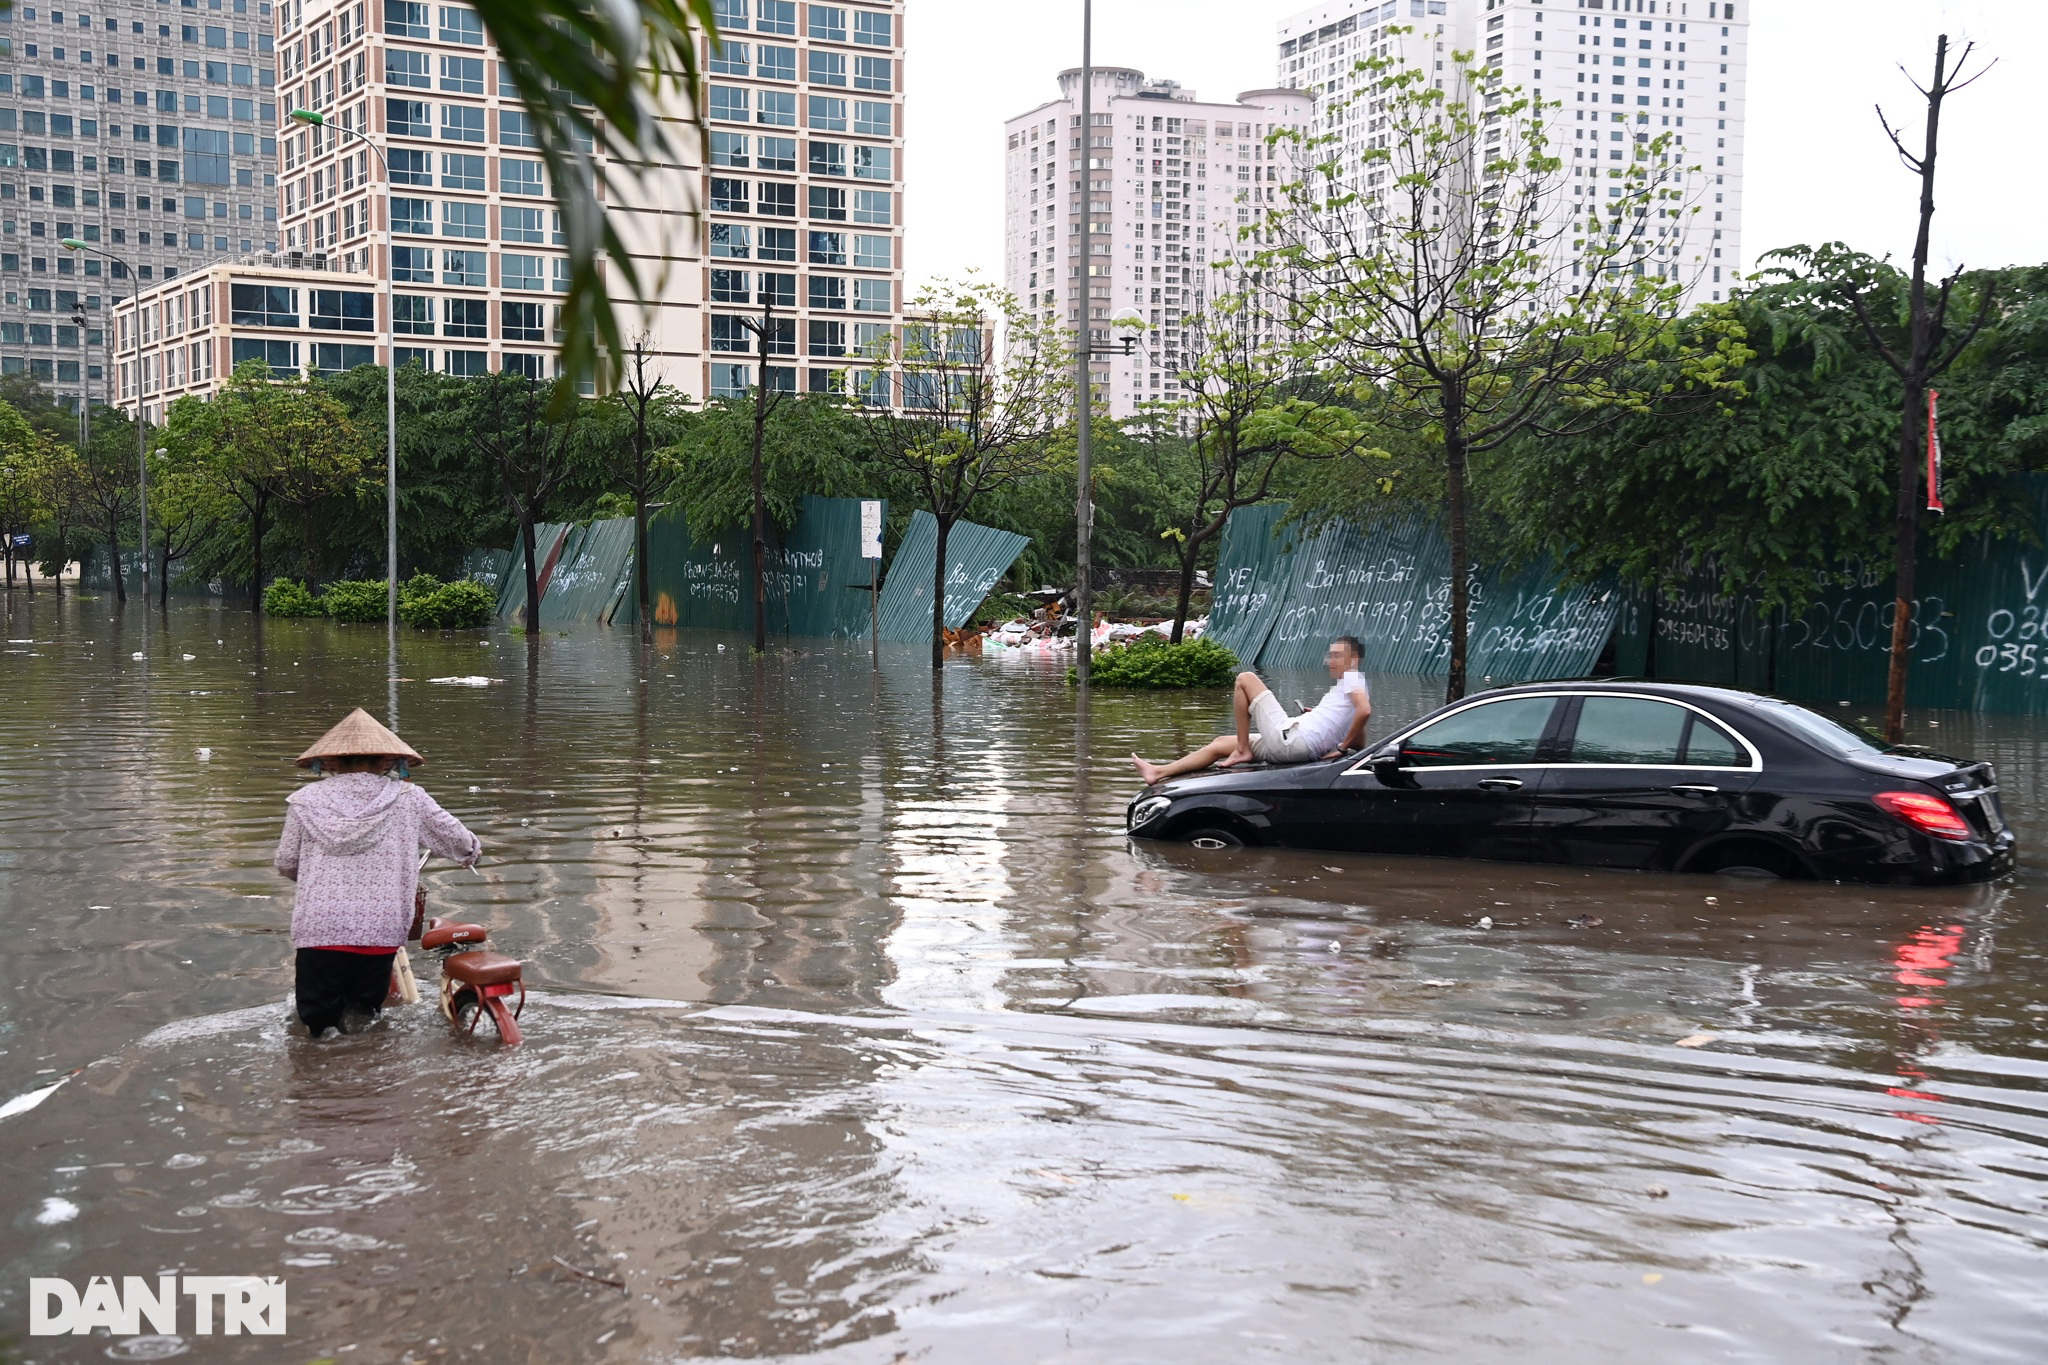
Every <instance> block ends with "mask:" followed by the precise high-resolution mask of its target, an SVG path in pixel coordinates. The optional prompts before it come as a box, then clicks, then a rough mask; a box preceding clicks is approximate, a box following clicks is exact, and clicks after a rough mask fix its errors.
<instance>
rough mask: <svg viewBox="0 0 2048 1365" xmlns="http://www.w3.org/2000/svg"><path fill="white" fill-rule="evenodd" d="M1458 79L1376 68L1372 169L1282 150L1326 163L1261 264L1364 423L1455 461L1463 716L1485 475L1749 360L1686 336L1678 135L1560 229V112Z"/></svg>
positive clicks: (1307, 141)
mask: <svg viewBox="0 0 2048 1365" xmlns="http://www.w3.org/2000/svg"><path fill="white" fill-rule="evenodd" d="M1450 67H1451V70H1450V71H1449V72H1448V73H1447V74H1446V75H1444V76H1435V75H1434V73H1428V72H1424V71H1422V70H1420V69H1417V68H1414V67H1409V66H1406V65H1404V64H1402V63H1400V62H1398V61H1396V60H1394V59H1390V58H1382V57H1374V58H1371V59H1368V60H1366V61H1363V62H1360V63H1359V65H1358V70H1359V73H1360V76H1361V81H1360V85H1359V89H1358V93H1357V95H1356V96H1354V97H1353V99H1352V100H1351V101H1349V102H1348V106H1347V109H1346V112H1348V113H1349V114H1350V115H1351V116H1353V117H1356V118H1366V117H1370V118H1372V119H1373V120H1374V121H1375V123H1376V126H1379V127H1382V128H1384V130H1385V131H1384V134H1383V135H1382V136H1380V137H1379V138H1377V139H1376V140H1375V141H1374V143H1373V145H1371V146H1369V147H1368V149H1367V150H1366V151H1365V152H1364V153H1363V155H1362V157H1361V159H1360V161H1359V163H1358V164H1356V165H1352V164H1346V163H1345V162H1344V161H1343V160H1342V159H1341V158H1339V157H1335V156H1326V153H1327V152H1328V150H1329V149H1330V148H1331V147H1333V146H1334V145H1335V144H1336V138H1337V134H1329V135H1326V136H1321V137H1311V136H1306V135H1299V134H1295V135H1289V134H1281V135H1278V136H1277V138H1276V141H1277V142H1278V143H1279V144H1280V145H1283V146H1285V145H1289V144H1290V143H1291V144H1292V145H1293V146H1294V147H1296V148H1298V149H1299V151H1300V153H1301V154H1302V155H1303V156H1304V157H1305V158H1311V159H1312V158H1318V157H1321V158H1324V159H1321V160H1319V161H1316V162H1315V164H1312V165H1309V166H1307V167H1306V168H1305V171H1304V173H1303V174H1302V175H1301V177H1300V179H1299V180H1298V181H1297V183H1295V184H1294V185H1292V186H1290V187H1289V191H1288V193H1289V202H1288V206H1287V209H1286V210H1285V211H1284V213H1283V214H1282V216H1281V219H1280V221H1279V222H1278V223H1276V224H1273V225H1271V228H1270V229H1269V230H1272V231H1275V232H1277V234H1278V236H1279V241H1278V244H1277V245H1275V246H1273V247H1272V248H1270V249H1269V250H1267V251H1266V252H1265V253H1263V255H1262V256H1261V257H1260V264H1261V266H1262V268H1264V269H1267V270H1271V271H1274V272H1276V277H1275V287H1276V288H1279V289H1281V290H1283V291H1284V292H1285V293H1287V294H1288V295H1289V296H1290V297H1291V304H1292V314H1291V316H1290V318H1289V323H1290V326H1291V328H1292V329H1293V332H1294V335H1295V336H1297V337H1298V338H1300V344H1301V345H1302V347H1303V348H1304V349H1305V350H1306V351H1307V352H1308V353H1309V354H1311V355H1312V356H1313V358H1314V360H1315V361H1316V363H1318V364H1321V365H1323V366H1326V367H1328V368H1329V370H1330V372H1331V373H1332V374H1333V375H1336V376H1341V377H1342V378H1343V379H1344V380H1347V381H1348V386H1349V387H1350V388H1351V391H1352V400H1353V401H1354V402H1356V403H1357V404H1358V405H1359V406H1360V407H1362V408H1363V409H1364V410H1365V413H1366V415H1367V418H1368V420H1369V421H1370V422H1372V423H1373V424H1375V425H1377V426H1379V427H1381V428H1384V429H1385V430H1386V431H1387V433H1388V434H1389V436H1390V437H1396V436H1399V435H1401V434H1410V435H1413V436H1415V437H1419V438H1420V440H1421V442H1422V443H1423V445H1424V446H1426V447H1427V448H1429V449H1431V450H1434V451H1435V452H1437V459H1438V462H1439V463H1440V465H1441V468H1442V475H1443V490H1444V499H1443V512H1444V517H1445V521H1446V523H1447V527H1446V529H1447V534H1448V539H1449V541H1450V552H1451V553H1450V621H1449V626H1448V636H1449V639H1448V650H1449V674H1450V677H1449V682H1448V686H1447V692H1446V695H1447V696H1448V697H1449V698H1451V699H1453V700H1455V699H1456V698H1458V697H1461V696H1463V695H1464V694H1465V684H1466V649H1467V637H1468V634H1469V628H1470V623H1471V600H1470V565H1471V548H1470V537H1469V526H1468V517H1469V512H1470V506H1471V500H1470V488H1469V479H1470V475H1471V472H1472V461H1473V459H1474V458H1475V457H1476V456H1482V455H1484V454H1486V453H1487V452H1490V451H1493V450H1496V449H1498V448H1500V447H1501V446H1503V445H1504V444H1506V443H1507V442H1509V441H1511V440H1513V439H1514V438H1515V437H1517V436H1519V435H1521V434H1522V433H1525V432H1531V433H1539V432H1540V433H1544V434H1549V435H1553V436H1561V435H1567V434H1571V433H1575V432H1585V431H1589V430H1592V429H1595V428H1597V427H1600V426H1603V425H1608V424H1611V423H1613V422H1615V421H1618V420H1619V419H1621V418H1622V417H1624V416H1626V415H1627V414H1628V413H1631V412H1637V411H1641V410H1643V409H1645V408H1646V407H1648V406H1649V405H1650V404H1651V403H1652V402H1655V401H1659V400H1667V399H1669V398H1670V397H1671V396H1673V395H1675V394H1678V393H1680V392H1685V391H1689V390H1690V391H1708V392H1710V391H1713V390H1715V389H1717V388H1718V387H1720V386H1721V385H1722V384H1723V383H1724V382H1725V381H1724V378H1723V376H1724V374H1725V371H1726V369H1727V368H1728V367H1729V366H1731V365H1733V364H1736V363H1739V361H1740V359H1741V355H1742V349H1741V344H1740V337H1739V334H1738V333H1737V332H1736V331H1735V330H1734V329H1733V327H1732V325H1728V326H1724V327H1721V328H1718V329H1714V328H1710V329H1708V330H1707V331H1705V332H1703V333H1702V332H1693V333H1689V334H1688V333H1681V331H1680V330H1679V329H1678V328H1677V326H1676V320H1677V317H1678V314H1679V312H1680V311H1681V308H1682V306H1683V300H1684V295H1685V291H1686V287H1687V284H1688V276H1690V275H1692V274H1694V272H1695V271H1696V270H1697V269H1698V267H1697V265H1696V264H1695V263H1692V262H1684V261H1681V260H1679V259H1677V257H1676V254H1675V251H1671V250H1667V249H1666V243H1668V242H1670V241H1672V240H1673V238H1671V237H1668V236H1665V235H1663V234H1665V233H1666V232H1667V231H1668V230H1671V229H1675V228H1678V227H1679V226H1680V225H1682V224H1683V222H1684V221H1685V219H1686V218H1688V217H1689V216H1691V214H1692V213H1693V212H1694V211H1695V210H1694V209H1693V207H1692V206H1691V205H1690V204H1689V203H1688V202H1687V199H1686V192H1687V191H1686V187H1687V185H1688V183H1689V182H1688V177H1689V170H1688V168H1687V167H1686V166H1685V165H1684V162H1683V158H1682V156H1681V155H1680V149H1679V148H1678V146H1677V145H1676V143H1675V140H1674V139H1673V137H1672V135H1671V134H1670V133H1668V132H1667V133H1663V134H1660V135H1655V136H1653V135H1652V134H1651V133H1650V131H1649V129H1648V128H1647V127H1643V128H1642V129H1641V130H1640V131H1637V130H1636V126H1635V125H1633V124H1631V125H1629V128H1628V132H1630V133H1632V134H1633V137H1634V140H1633V141H1631V142H1629V143H1627V144H1625V146H1626V150H1627V151H1628V152H1629V153H1630V157H1629V159H1628V160H1627V161H1626V162H1625V163H1624V165H1623V166H1622V167H1620V168H1619V169H1618V170H1615V171H1612V172H1611V173H1610V174H1609V175H1608V176H1606V177H1604V178H1602V179H1601V180H1600V181H1599V182H1598V183H1599V184H1600V185H1601V186H1602V187H1604V188H1606V189H1607V191H1608V195H1609V197H1607V198H1604V199H1597V200H1594V201H1592V203H1593V205H1594V207H1592V208H1589V209H1586V210H1582V211H1581V216H1578V217H1575V218H1568V219H1563V220H1560V219H1559V218H1558V217H1556V216H1555V215H1554V214H1553V213H1552V212H1551V208H1552V206H1553V205H1555V204H1557V203H1559V202H1561V201H1562V199H1563V198H1564V195H1565V190H1566V188H1567V181H1566V178H1565V176H1564V162H1563V161H1562V160H1561V159H1560V158H1559V157H1558V156H1557V155H1556V154H1554V153H1553V152H1552V150H1551V148H1550V145H1549V141H1548V137H1547V134H1546V132H1545V124H1544V118H1543V108H1542V106H1540V105H1539V104H1538V103H1537V102H1536V101H1534V100H1533V99H1531V98H1530V97H1529V96H1528V95H1527V93H1526V92H1524V91H1523V90H1521V89H1520V88H1519V87H1510V86H1508V85H1507V84H1506V83H1505V81H1504V80H1503V79H1502V76H1501V73H1500V71H1499V70H1498V69H1497V68H1494V67H1491V66H1489V65H1488V64H1487V63H1486V62H1484V61H1482V60H1479V59H1477V58H1475V57H1474V56H1473V54H1471V53H1469V52H1453V53H1451V54H1450ZM1553 107H1554V106H1553ZM1614 117H1615V118H1616V119H1626V118H1627V117H1628V116H1627V115H1626V114H1616V115H1615V116H1614ZM1612 131H1613V132H1615V133H1616V135H1617V136H1620V135H1622V133H1623V129H1621V128H1619V127H1616V128H1614V129H1612ZM1602 164H1603V168H1604V163H1602ZM1653 233H1655V234H1657V235H1653Z"/></svg>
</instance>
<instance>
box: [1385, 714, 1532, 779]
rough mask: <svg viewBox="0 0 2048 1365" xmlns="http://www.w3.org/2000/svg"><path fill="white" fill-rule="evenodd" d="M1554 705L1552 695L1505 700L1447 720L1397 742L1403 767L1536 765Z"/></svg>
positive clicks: (1428, 726) (1445, 718)
mask: <svg viewBox="0 0 2048 1365" xmlns="http://www.w3.org/2000/svg"><path fill="white" fill-rule="evenodd" d="M1556 706H1557V698H1555V697H1508V698H1504V699H1502V700H1500V701H1491V702H1486V703H1485V704H1483V705H1480V706H1474V707H1472V708H1470V709H1469V710H1465V711H1460V712H1458V713H1457V714H1456V715H1454V716H1446V717H1444V718H1443V719H1442V720H1440V721H1438V722H1436V723H1435V724H1434V725H1425V726H1424V727H1423V728H1422V729H1420V730H1417V731H1416V732H1415V733H1414V734H1412V735H1410V736H1408V738H1407V739H1405V740H1403V741H1402V742H1401V765H1402V766H1403V767H1406V768H1454V767H1464V766H1469V765H1474V764H1492V763H1534V762H1535V761H1536V749H1537V746H1539V745H1540V744H1541V743H1542V742H1543V731H1544V729H1545V727H1547V726H1548V725H1549V724H1550V713H1551V712H1552V711H1553V710H1554V709H1556Z"/></svg>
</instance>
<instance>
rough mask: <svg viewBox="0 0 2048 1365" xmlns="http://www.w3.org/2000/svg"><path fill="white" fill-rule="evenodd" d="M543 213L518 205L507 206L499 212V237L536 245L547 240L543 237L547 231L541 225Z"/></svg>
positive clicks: (509, 240)
mask: <svg viewBox="0 0 2048 1365" xmlns="http://www.w3.org/2000/svg"><path fill="white" fill-rule="evenodd" d="M542 212H543V211H542V210H540V209H527V208H520V207H519V206H518V205H516V204H507V205H505V206H504V207H503V208H501V209H499V210H498V226H499V229H500V231H499V236H501V237H502V238H503V239H504V240H505V241H508V242H533V243H535V244H536V245H537V244H539V243H541V242H543V241H545V240H547V239H546V238H545V237H544V236H542V233H543V231H544V230H545V229H544V228H543V226H542V223H541V213H542ZM529 259H531V258H529Z"/></svg>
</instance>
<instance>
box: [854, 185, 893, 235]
mask: <svg viewBox="0 0 2048 1365" xmlns="http://www.w3.org/2000/svg"><path fill="white" fill-rule="evenodd" d="M895 214H896V196H895V195H893V194H891V193H890V192H889V191H887V190H855V191H854V192H853V221H854V222H856V223H871V224H874V225H875V226H877V227H889V226H892V225H893V224H894V223H895V221H896V217H895Z"/></svg>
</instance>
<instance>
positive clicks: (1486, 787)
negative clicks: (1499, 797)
mask: <svg viewBox="0 0 2048 1365" xmlns="http://www.w3.org/2000/svg"><path fill="white" fill-rule="evenodd" d="M1521 785H1522V779H1521V778H1519V777H1482V778H1480V779H1479V790H1481V791H1483V792H1511V791H1517V790H1520V788H1521Z"/></svg>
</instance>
